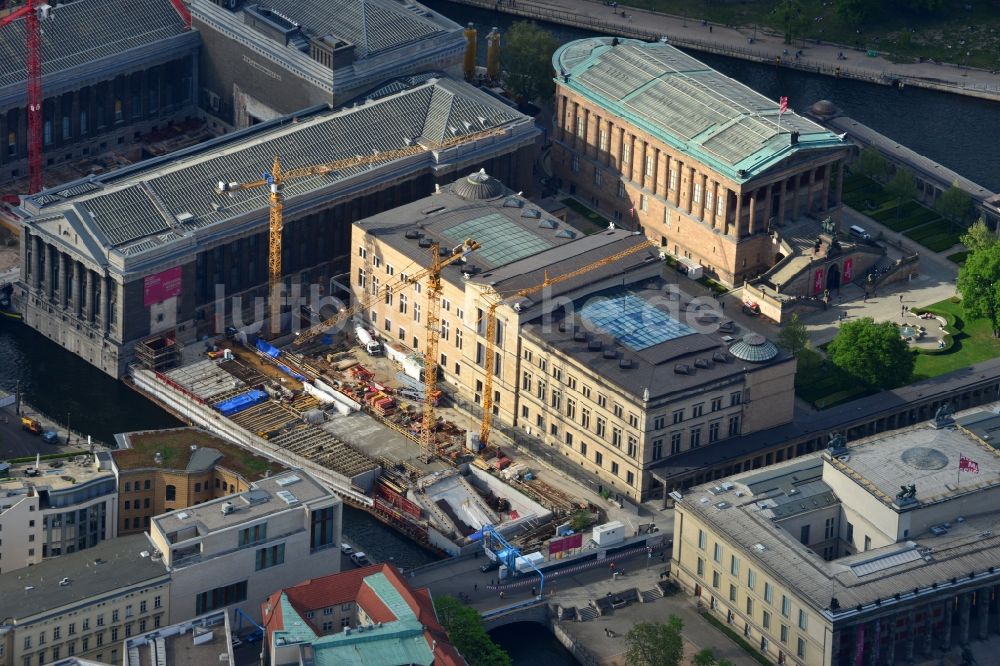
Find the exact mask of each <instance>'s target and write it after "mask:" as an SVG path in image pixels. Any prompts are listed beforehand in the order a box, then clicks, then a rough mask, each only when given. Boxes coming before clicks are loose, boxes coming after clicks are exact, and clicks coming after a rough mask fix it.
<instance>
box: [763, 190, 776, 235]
mask: <svg viewBox="0 0 1000 666" xmlns="http://www.w3.org/2000/svg"><path fill="white" fill-rule="evenodd" d="M764 197H765V199H766V200H765V201H764V228H765V229H766V228H767V227H769V226H771V218H772V217H774V183H771V184H770V185H768V186H767V188H766V189H765V190H764Z"/></svg>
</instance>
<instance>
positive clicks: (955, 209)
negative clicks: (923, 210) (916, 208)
mask: <svg viewBox="0 0 1000 666" xmlns="http://www.w3.org/2000/svg"><path fill="white" fill-rule="evenodd" d="M934 210H936V211H937V212H938V213H940V214H941V217H943V218H944V219H946V220H948V221H949V222H952V223H954V224H961V223H962V222H964V221H965V218H966V217H967V216H968V215H969V211H971V210H972V197H970V196H969V195H968V193H967V192H966V191H965V190H963V189H962V188H960V187H959V186H958V183H952V184H951V187H949V188H948V189H947V190H945V191H944V193H943V194H942V195H941V196H940V197H938V200H937V201H935V202H934Z"/></svg>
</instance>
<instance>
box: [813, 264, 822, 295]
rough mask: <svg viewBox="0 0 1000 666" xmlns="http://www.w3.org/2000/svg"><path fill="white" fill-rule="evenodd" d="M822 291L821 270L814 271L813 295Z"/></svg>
mask: <svg viewBox="0 0 1000 666" xmlns="http://www.w3.org/2000/svg"><path fill="white" fill-rule="evenodd" d="M821 291H823V269H822V268H817V269H816V276H815V277H814V278H813V293H814V294H818V293H820V292H821Z"/></svg>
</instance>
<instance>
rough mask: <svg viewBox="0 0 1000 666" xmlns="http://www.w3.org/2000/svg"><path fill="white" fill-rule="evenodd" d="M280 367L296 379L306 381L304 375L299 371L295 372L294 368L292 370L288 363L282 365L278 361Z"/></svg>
mask: <svg viewBox="0 0 1000 666" xmlns="http://www.w3.org/2000/svg"><path fill="white" fill-rule="evenodd" d="M278 369H279V370H281V371H282V372H283V373H285V374H286V375H289V376H290V377H294V378H295V379H297V380H299V381H300V382H304V381H306V378H305V377H303V376H302V375H300V374H299V373H297V372H295V371H294V370H292V369H291V368H289V367H288V366H287V365H282V364H281V363H278Z"/></svg>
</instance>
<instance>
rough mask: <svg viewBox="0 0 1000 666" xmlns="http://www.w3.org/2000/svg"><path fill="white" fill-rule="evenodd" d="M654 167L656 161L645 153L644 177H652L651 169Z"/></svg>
mask: <svg viewBox="0 0 1000 666" xmlns="http://www.w3.org/2000/svg"><path fill="white" fill-rule="evenodd" d="M655 168H656V162H655V161H654V160H653V156H652V155H646V177H647V178H652V177H653V169H655Z"/></svg>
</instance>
